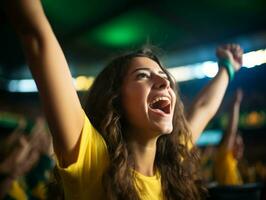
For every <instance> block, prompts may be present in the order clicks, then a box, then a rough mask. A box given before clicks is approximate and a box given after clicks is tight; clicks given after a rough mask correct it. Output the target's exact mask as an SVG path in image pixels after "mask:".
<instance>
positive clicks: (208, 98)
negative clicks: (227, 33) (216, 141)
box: [187, 44, 243, 143]
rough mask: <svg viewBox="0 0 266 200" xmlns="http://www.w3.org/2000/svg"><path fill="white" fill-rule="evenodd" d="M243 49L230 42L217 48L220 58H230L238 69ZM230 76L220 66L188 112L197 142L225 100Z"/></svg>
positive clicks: (189, 122)
mask: <svg viewBox="0 0 266 200" xmlns="http://www.w3.org/2000/svg"><path fill="white" fill-rule="evenodd" d="M242 54H243V50H242V49H241V47H240V46H239V45H236V44H228V45H224V46H220V47H218V48H217V51H216V55H217V57H218V59H228V60H229V61H230V62H231V64H232V65H233V67H234V70H235V71H238V70H239V69H240V68H241V65H242ZM228 84H229V76H228V73H227V71H226V69H225V68H224V67H222V66H220V68H219V71H218V73H217V75H216V76H215V77H214V78H213V79H212V80H211V81H210V82H209V83H208V84H207V85H206V86H205V87H204V88H203V89H202V90H201V92H200V93H199V95H198V96H197V97H196V99H195V100H194V103H193V105H192V107H191V109H190V110H189V112H188V114H187V120H188V124H189V126H190V129H191V132H192V140H193V142H194V143H195V142H196V141H197V139H198V138H199V136H200V134H201V133H202V131H203V130H204V128H205V127H206V126H207V124H208V122H209V121H210V120H211V119H212V118H213V116H214V115H215V114H216V112H217V110H218V108H219V106H220V105H221V102H222V100H223V97H224V94H225V91H226V88H227V86H228Z"/></svg>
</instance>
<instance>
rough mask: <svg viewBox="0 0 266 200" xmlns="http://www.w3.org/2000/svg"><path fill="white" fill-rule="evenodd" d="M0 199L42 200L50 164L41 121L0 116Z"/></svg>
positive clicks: (46, 135)
mask: <svg viewBox="0 0 266 200" xmlns="http://www.w3.org/2000/svg"><path fill="white" fill-rule="evenodd" d="M0 131H1V133H0V199H19V200H20V199H21V200H24V199H25V200H26V199H46V197H47V194H46V193H47V184H48V183H49V181H50V180H51V176H52V173H51V172H52V169H53V167H54V161H53V159H52V152H53V150H52V141H51V137H50V135H49V133H48V130H47V127H46V123H45V120H44V119H43V118H42V117H40V118H37V119H36V121H34V122H30V121H29V120H27V119H26V118H25V117H24V116H16V115H12V114H10V113H0Z"/></svg>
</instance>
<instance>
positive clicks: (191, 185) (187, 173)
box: [84, 48, 202, 200]
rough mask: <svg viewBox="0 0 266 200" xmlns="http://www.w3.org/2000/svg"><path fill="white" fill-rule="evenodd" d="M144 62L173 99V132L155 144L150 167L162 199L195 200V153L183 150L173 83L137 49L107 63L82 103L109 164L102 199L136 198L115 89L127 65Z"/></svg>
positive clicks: (183, 129)
mask: <svg viewBox="0 0 266 200" xmlns="http://www.w3.org/2000/svg"><path fill="white" fill-rule="evenodd" d="M136 57H147V58H150V59H152V60H154V61H155V62H157V63H158V64H159V66H160V67H161V68H162V70H163V71H164V72H165V73H166V74H167V76H168V78H169V80H170V82H171V84H170V85H171V87H172V88H173V89H174V91H175V93H176V96H177V100H176V105H175V111H174V117H173V131H172V133H171V134H166V135H162V136H160V137H159V139H158V141H157V147H156V156H155V168H156V169H157V170H158V171H159V173H160V175H161V184H162V190H163V191H162V193H163V196H164V199H167V200H168V199H169V200H170V199H191V200H193V199H200V194H201V191H202V190H201V186H200V185H198V184H197V183H196V180H195V179H196V176H195V171H196V170H195V169H196V168H195V166H196V165H197V162H198V157H197V154H196V153H195V152H194V151H192V150H190V149H189V143H191V134H190V131H189V128H188V125H187V122H186V119H185V115H184V109H183V104H182V102H181V100H180V97H179V95H178V91H177V87H176V83H175V81H174V79H173V78H172V77H171V76H170V74H169V73H168V72H167V70H166V69H165V68H164V67H163V66H162V65H161V63H160V62H159V59H158V58H157V57H156V56H155V54H154V53H153V52H152V51H151V50H150V49H147V48H145V49H142V50H140V51H137V52H133V53H129V54H125V55H122V56H120V57H117V58H116V59H114V60H112V61H111V62H110V63H109V64H108V65H107V66H106V67H105V68H104V70H103V71H102V72H101V73H100V74H99V75H98V76H97V78H96V80H95V81H94V84H93V85H92V87H91V88H90V90H89V93H88V96H87V98H86V102H85V108H84V110H85V112H86V114H87V116H88V117H89V118H90V121H91V123H92V124H93V126H94V127H95V128H96V129H97V130H98V131H99V133H100V134H101V135H102V136H103V138H104V139H105V141H106V144H107V148H108V152H109V158H110V163H109V166H108V169H107V171H106V172H105V173H104V175H103V186H104V189H105V192H106V196H107V197H108V198H109V199H111V200H114V199H130V200H137V199H140V197H139V195H138V192H137V190H136V187H135V184H134V174H133V173H132V171H131V169H132V168H133V169H134V160H133V159H132V156H131V152H130V150H129V149H128V147H127V140H126V130H127V127H126V124H127V123H126V119H125V117H124V114H123V108H122V104H121V86H122V84H123V81H124V77H125V74H126V73H127V70H128V66H129V64H130V61H131V60H132V59H133V58H136Z"/></svg>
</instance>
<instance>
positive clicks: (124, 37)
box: [93, 20, 144, 46]
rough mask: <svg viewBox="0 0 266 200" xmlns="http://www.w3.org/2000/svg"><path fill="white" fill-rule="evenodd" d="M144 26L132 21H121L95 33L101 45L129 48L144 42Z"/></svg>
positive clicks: (94, 35)
mask: <svg viewBox="0 0 266 200" xmlns="http://www.w3.org/2000/svg"><path fill="white" fill-rule="evenodd" d="M141 26H142V25H140V24H136V23H134V22H132V21H127V20H124V21H120V22H114V23H110V24H107V25H106V26H103V27H101V28H100V29H98V30H96V31H95V32H94V33H93V37H95V39H96V40H98V41H99V42H100V43H104V44H107V45H111V46H125V45H126V46H127V45H132V44H136V43H140V42H142V40H143V39H144V38H143V32H142V30H143V29H142V27H141Z"/></svg>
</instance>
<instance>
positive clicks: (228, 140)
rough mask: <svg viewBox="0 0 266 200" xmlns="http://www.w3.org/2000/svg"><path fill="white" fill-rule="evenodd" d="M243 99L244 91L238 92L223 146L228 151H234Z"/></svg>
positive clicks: (231, 110)
mask: <svg viewBox="0 0 266 200" xmlns="http://www.w3.org/2000/svg"><path fill="white" fill-rule="evenodd" d="M242 97H243V94H242V90H240V89H239V90H237V91H236V94H235V97H234V101H233V102H232V107H231V109H230V116H229V121H228V126H227V129H226V131H225V135H224V140H223V144H222V145H223V146H224V147H225V148H226V149H228V150H230V149H232V148H233V145H234V143H235V138H236V134H237V129H238V121H239V110H240V104H241V101H242Z"/></svg>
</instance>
